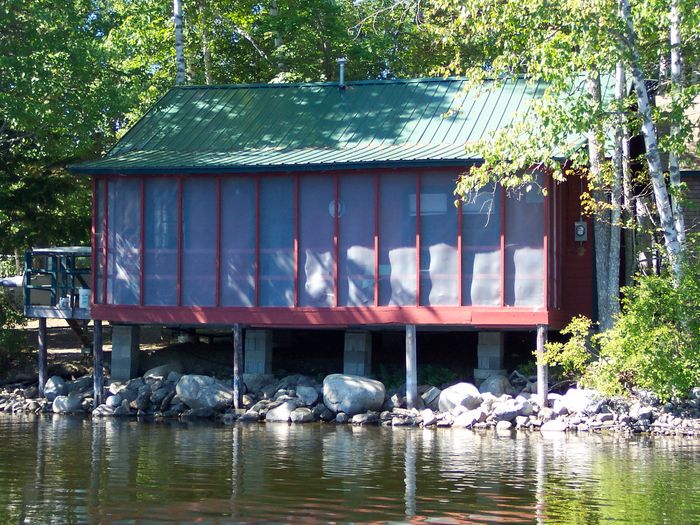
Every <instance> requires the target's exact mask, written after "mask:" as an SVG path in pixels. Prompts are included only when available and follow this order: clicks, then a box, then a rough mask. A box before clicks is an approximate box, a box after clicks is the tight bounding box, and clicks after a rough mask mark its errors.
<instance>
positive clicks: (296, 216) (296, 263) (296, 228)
mask: <svg viewBox="0 0 700 525" xmlns="http://www.w3.org/2000/svg"><path fill="white" fill-rule="evenodd" d="M299 233H300V232H299V175H298V174H297V175H295V176H294V306H299Z"/></svg>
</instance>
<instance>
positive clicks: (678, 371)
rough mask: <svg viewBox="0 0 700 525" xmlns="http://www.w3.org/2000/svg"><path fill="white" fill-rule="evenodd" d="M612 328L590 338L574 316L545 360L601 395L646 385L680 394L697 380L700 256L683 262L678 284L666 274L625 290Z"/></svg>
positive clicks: (699, 371) (586, 325) (585, 326)
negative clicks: (564, 337) (562, 340)
mask: <svg viewBox="0 0 700 525" xmlns="http://www.w3.org/2000/svg"><path fill="white" fill-rule="evenodd" d="M624 293H625V298H624V300H623V304H622V313H621V314H620V316H619V317H618V318H617V321H616V323H615V325H614V326H613V328H612V329H610V330H608V331H606V332H603V333H601V334H598V335H595V336H592V337H589V336H588V334H589V332H590V328H591V322H590V321H589V320H588V319H585V318H582V317H578V318H575V319H574V320H573V321H572V322H571V324H570V325H569V326H568V327H567V328H566V329H565V330H563V331H562V333H565V334H568V335H570V336H571V337H570V339H569V340H568V341H567V342H566V343H563V344H562V343H549V344H547V347H546V350H547V351H546V355H545V360H546V362H547V363H549V364H552V365H561V366H562V367H563V370H564V371H565V373H568V374H569V375H571V376H577V377H579V382H580V383H581V384H582V385H584V386H590V387H593V388H597V389H599V390H601V391H602V392H603V393H605V394H610V395H615V394H624V393H626V392H629V391H630V390H631V389H647V390H651V391H652V392H654V393H655V394H657V395H658V396H659V397H660V398H661V399H669V398H670V397H673V396H681V397H682V396H685V395H687V393H688V391H689V389H690V388H691V387H693V386H697V385H699V384H700V259H694V260H690V261H689V262H687V263H686V264H685V268H684V274H683V277H682V280H681V282H680V284H679V286H675V284H674V282H673V279H672V278H671V277H669V276H655V275H650V276H640V277H639V278H638V281H637V284H636V285H635V286H630V287H627V288H625V289H624Z"/></svg>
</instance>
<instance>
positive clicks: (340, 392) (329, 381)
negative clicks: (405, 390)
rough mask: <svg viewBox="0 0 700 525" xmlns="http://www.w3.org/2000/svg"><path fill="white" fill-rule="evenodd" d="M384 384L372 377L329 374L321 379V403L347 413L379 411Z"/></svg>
mask: <svg viewBox="0 0 700 525" xmlns="http://www.w3.org/2000/svg"><path fill="white" fill-rule="evenodd" d="M385 393H386V390H385V388H384V385H383V384H382V383H381V382H379V381H376V380H374V379H368V378H366V377H361V376H353V375H346V374H331V375H329V376H326V378H325V379H324V380H323V403H324V404H325V405H326V406H327V407H328V408H329V409H330V410H332V411H333V412H336V413H338V412H345V413H346V414H348V415H351V416H352V415H355V414H360V413H362V412H368V411H370V410H372V411H375V412H376V411H379V410H380V409H381V408H382V405H383V404H384V396H385Z"/></svg>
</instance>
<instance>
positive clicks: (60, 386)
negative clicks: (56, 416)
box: [44, 376, 68, 401]
mask: <svg viewBox="0 0 700 525" xmlns="http://www.w3.org/2000/svg"><path fill="white" fill-rule="evenodd" d="M67 393H68V392H67V390H66V382H65V381H64V380H63V378H62V377H60V376H52V377H49V379H48V381H46V384H45V385H44V397H46V399H47V400H48V401H53V400H54V399H56V398H57V397H58V396H64V395H66V394H67Z"/></svg>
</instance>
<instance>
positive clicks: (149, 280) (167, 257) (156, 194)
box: [143, 179, 178, 306]
mask: <svg viewBox="0 0 700 525" xmlns="http://www.w3.org/2000/svg"><path fill="white" fill-rule="evenodd" d="M177 186H178V184H177V180H174V179H148V180H146V183H145V190H146V195H145V205H146V209H145V210H144V219H145V223H146V224H145V225H144V228H145V229H144V269H143V292H144V304H147V305H157V306H172V305H176V304H177V256H178V253H177V234H178V233H177V231H178V223H177V209H178V202H177V199H178V196H177V192H178V190H177Z"/></svg>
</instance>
